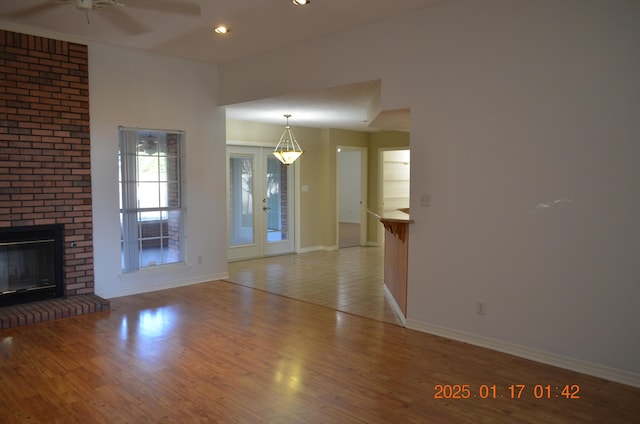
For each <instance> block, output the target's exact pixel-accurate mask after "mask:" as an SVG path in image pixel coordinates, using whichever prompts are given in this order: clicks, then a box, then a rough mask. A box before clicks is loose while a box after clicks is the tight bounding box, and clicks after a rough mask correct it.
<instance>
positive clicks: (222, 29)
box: [213, 25, 231, 34]
mask: <svg viewBox="0 0 640 424" xmlns="http://www.w3.org/2000/svg"><path fill="white" fill-rule="evenodd" d="M213 30H214V31H215V32H216V34H226V33H228V32H229V31H231V28H229V27H228V26H226V25H218V26H217V27H215V28H214V29H213Z"/></svg>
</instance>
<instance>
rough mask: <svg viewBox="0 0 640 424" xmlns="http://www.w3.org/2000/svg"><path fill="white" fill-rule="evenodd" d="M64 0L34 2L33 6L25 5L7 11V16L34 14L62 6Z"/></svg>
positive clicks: (18, 16)
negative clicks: (57, 0)
mask: <svg viewBox="0 0 640 424" xmlns="http://www.w3.org/2000/svg"><path fill="white" fill-rule="evenodd" d="M64 4H65V3H64V2H61V1H59V2H47V3H41V4H36V5H33V6H29V7H25V8H22V9H19V10H16V11H15V12H11V13H8V14H7V16H9V17H11V18H22V17H24V16H27V15H34V14H38V13H43V12H46V11H47V10H49V9H54V8H56V7H58V6H62V5H64Z"/></svg>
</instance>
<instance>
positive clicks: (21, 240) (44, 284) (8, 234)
mask: <svg viewBox="0 0 640 424" xmlns="http://www.w3.org/2000/svg"><path fill="white" fill-rule="evenodd" d="M62 239H63V225H38V226H30V227H11V228H2V229H0V306H7V305H14V304H17V303H25V302H32V301H36V300H44V299H50V298H54V297H60V296H62V294H63V281H62V280H63V276H62V260H63V241H62Z"/></svg>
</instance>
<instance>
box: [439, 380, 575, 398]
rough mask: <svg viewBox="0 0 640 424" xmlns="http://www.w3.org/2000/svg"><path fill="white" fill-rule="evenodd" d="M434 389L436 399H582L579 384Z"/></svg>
mask: <svg viewBox="0 0 640 424" xmlns="http://www.w3.org/2000/svg"><path fill="white" fill-rule="evenodd" d="M433 390H434V393H433V398H434V399H523V398H527V397H533V398H534V399H580V385H579V384H565V385H560V386H556V385H551V384H535V385H529V386H527V385H526V384H511V385H509V386H507V387H506V389H505V388H498V386H497V385H495V384H480V385H479V386H477V387H475V386H472V385H471V384H436V385H435V386H433Z"/></svg>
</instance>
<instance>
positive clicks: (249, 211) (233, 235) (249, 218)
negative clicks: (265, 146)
mask: <svg viewBox="0 0 640 424" xmlns="http://www.w3.org/2000/svg"><path fill="white" fill-rule="evenodd" d="M229 172H230V175H229V178H230V179H229V181H230V184H229V237H230V239H229V242H230V244H231V246H240V245H244V244H252V243H254V233H255V231H254V217H253V158H250V157H231V158H229Z"/></svg>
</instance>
